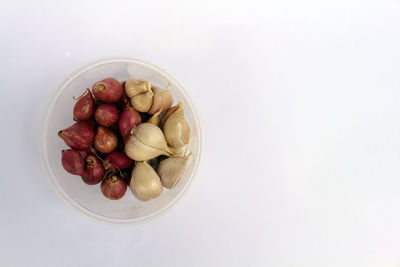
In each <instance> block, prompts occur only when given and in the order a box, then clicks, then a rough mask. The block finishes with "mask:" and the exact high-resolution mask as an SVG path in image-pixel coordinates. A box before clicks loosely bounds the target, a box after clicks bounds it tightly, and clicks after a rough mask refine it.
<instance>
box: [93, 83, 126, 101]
mask: <svg viewBox="0 0 400 267" xmlns="http://www.w3.org/2000/svg"><path fill="white" fill-rule="evenodd" d="M92 91H93V95H94V96H95V97H96V98H97V99H99V100H100V101H103V102H105V103H114V102H117V101H118V100H119V99H120V98H121V96H122V94H123V89H122V85H121V83H120V82H119V81H117V80H116V79H114V78H106V79H104V80H101V81H99V82H97V83H95V84H94V85H93V88H92Z"/></svg>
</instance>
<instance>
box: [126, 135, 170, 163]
mask: <svg viewBox="0 0 400 267" xmlns="http://www.w3.org/2000/svg"><path fill="white" fill-rule="evenodd" d="M125 154H126V155H127V156H128V157H129V158H131V159H133V160H136V161H144V160H150V159H153V158H155V157H158V156H160V155H169V153H168V152H166V151H163V150H160V149H157V148H153V147H151V146H148V145H146V144H143V143H142V142H140V141H139V139H138V138H137V137H136V136H135V135H131V136H129V137H128V138H127V140H126V143H125Z"/></svg>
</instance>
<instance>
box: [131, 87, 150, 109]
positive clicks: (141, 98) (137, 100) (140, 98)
mask: <svg viewBox="0 0 400 267" xmlns="http://www.w3.org/2000/svg"><path fill="white" fill-rule="evenodd" d="M153 96H154V93H153V92H152V91H151V89H150V90H149V91H147V92H145V93H142V94H138V95H136V96H134V97H133V98H132V99H131V104H132V106H133V107H134V108H135V109H136V110H137V111H139V112H147V111H148V110H149V109H150V107H151V104H152V103H153Z"/></svg>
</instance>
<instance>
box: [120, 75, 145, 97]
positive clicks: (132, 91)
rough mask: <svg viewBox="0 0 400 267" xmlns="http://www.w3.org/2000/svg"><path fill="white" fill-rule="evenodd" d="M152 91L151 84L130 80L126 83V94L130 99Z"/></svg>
mask: <svg viewBox="0 0 400 267" xmlns="http://www.w3.org/2000/svg"><path fill="white" fill-rule="evenodd" d="M150 90H151V82H148V81H145V80H142V79H133V78H129V79H127V80H126V81H125V92H126V95H127V96H128V97H129V98H132V97H134V96H137V95H139V94H142V93H145V92H148V91H150Z"/></svg>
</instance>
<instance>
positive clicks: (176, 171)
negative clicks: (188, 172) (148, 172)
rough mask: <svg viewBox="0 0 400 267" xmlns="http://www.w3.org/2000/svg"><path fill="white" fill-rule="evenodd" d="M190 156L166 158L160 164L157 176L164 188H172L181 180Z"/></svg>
mask: <svg viewBox="0 0 400 267" xmlns="http://www.w3.org/2000/svg"><path fill="white" fill-rule="evenodd" d="M190 155H191V154H189V155H188V156H187V157H183V158H167V159H165V160H163V161H161V162H160V164H159V165H158V167H157V174H158V175H159V177H160V179H161V182H162V184H163V185H164V186H165V187H166V188H168V189H172V188H174V187H175V186H176V185H177V184H178V182H179V181H180V180H181V178H182V176H183V173H184V171H185V168H186V163H187V161H188V159H189V157H190Z"/></svg>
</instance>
